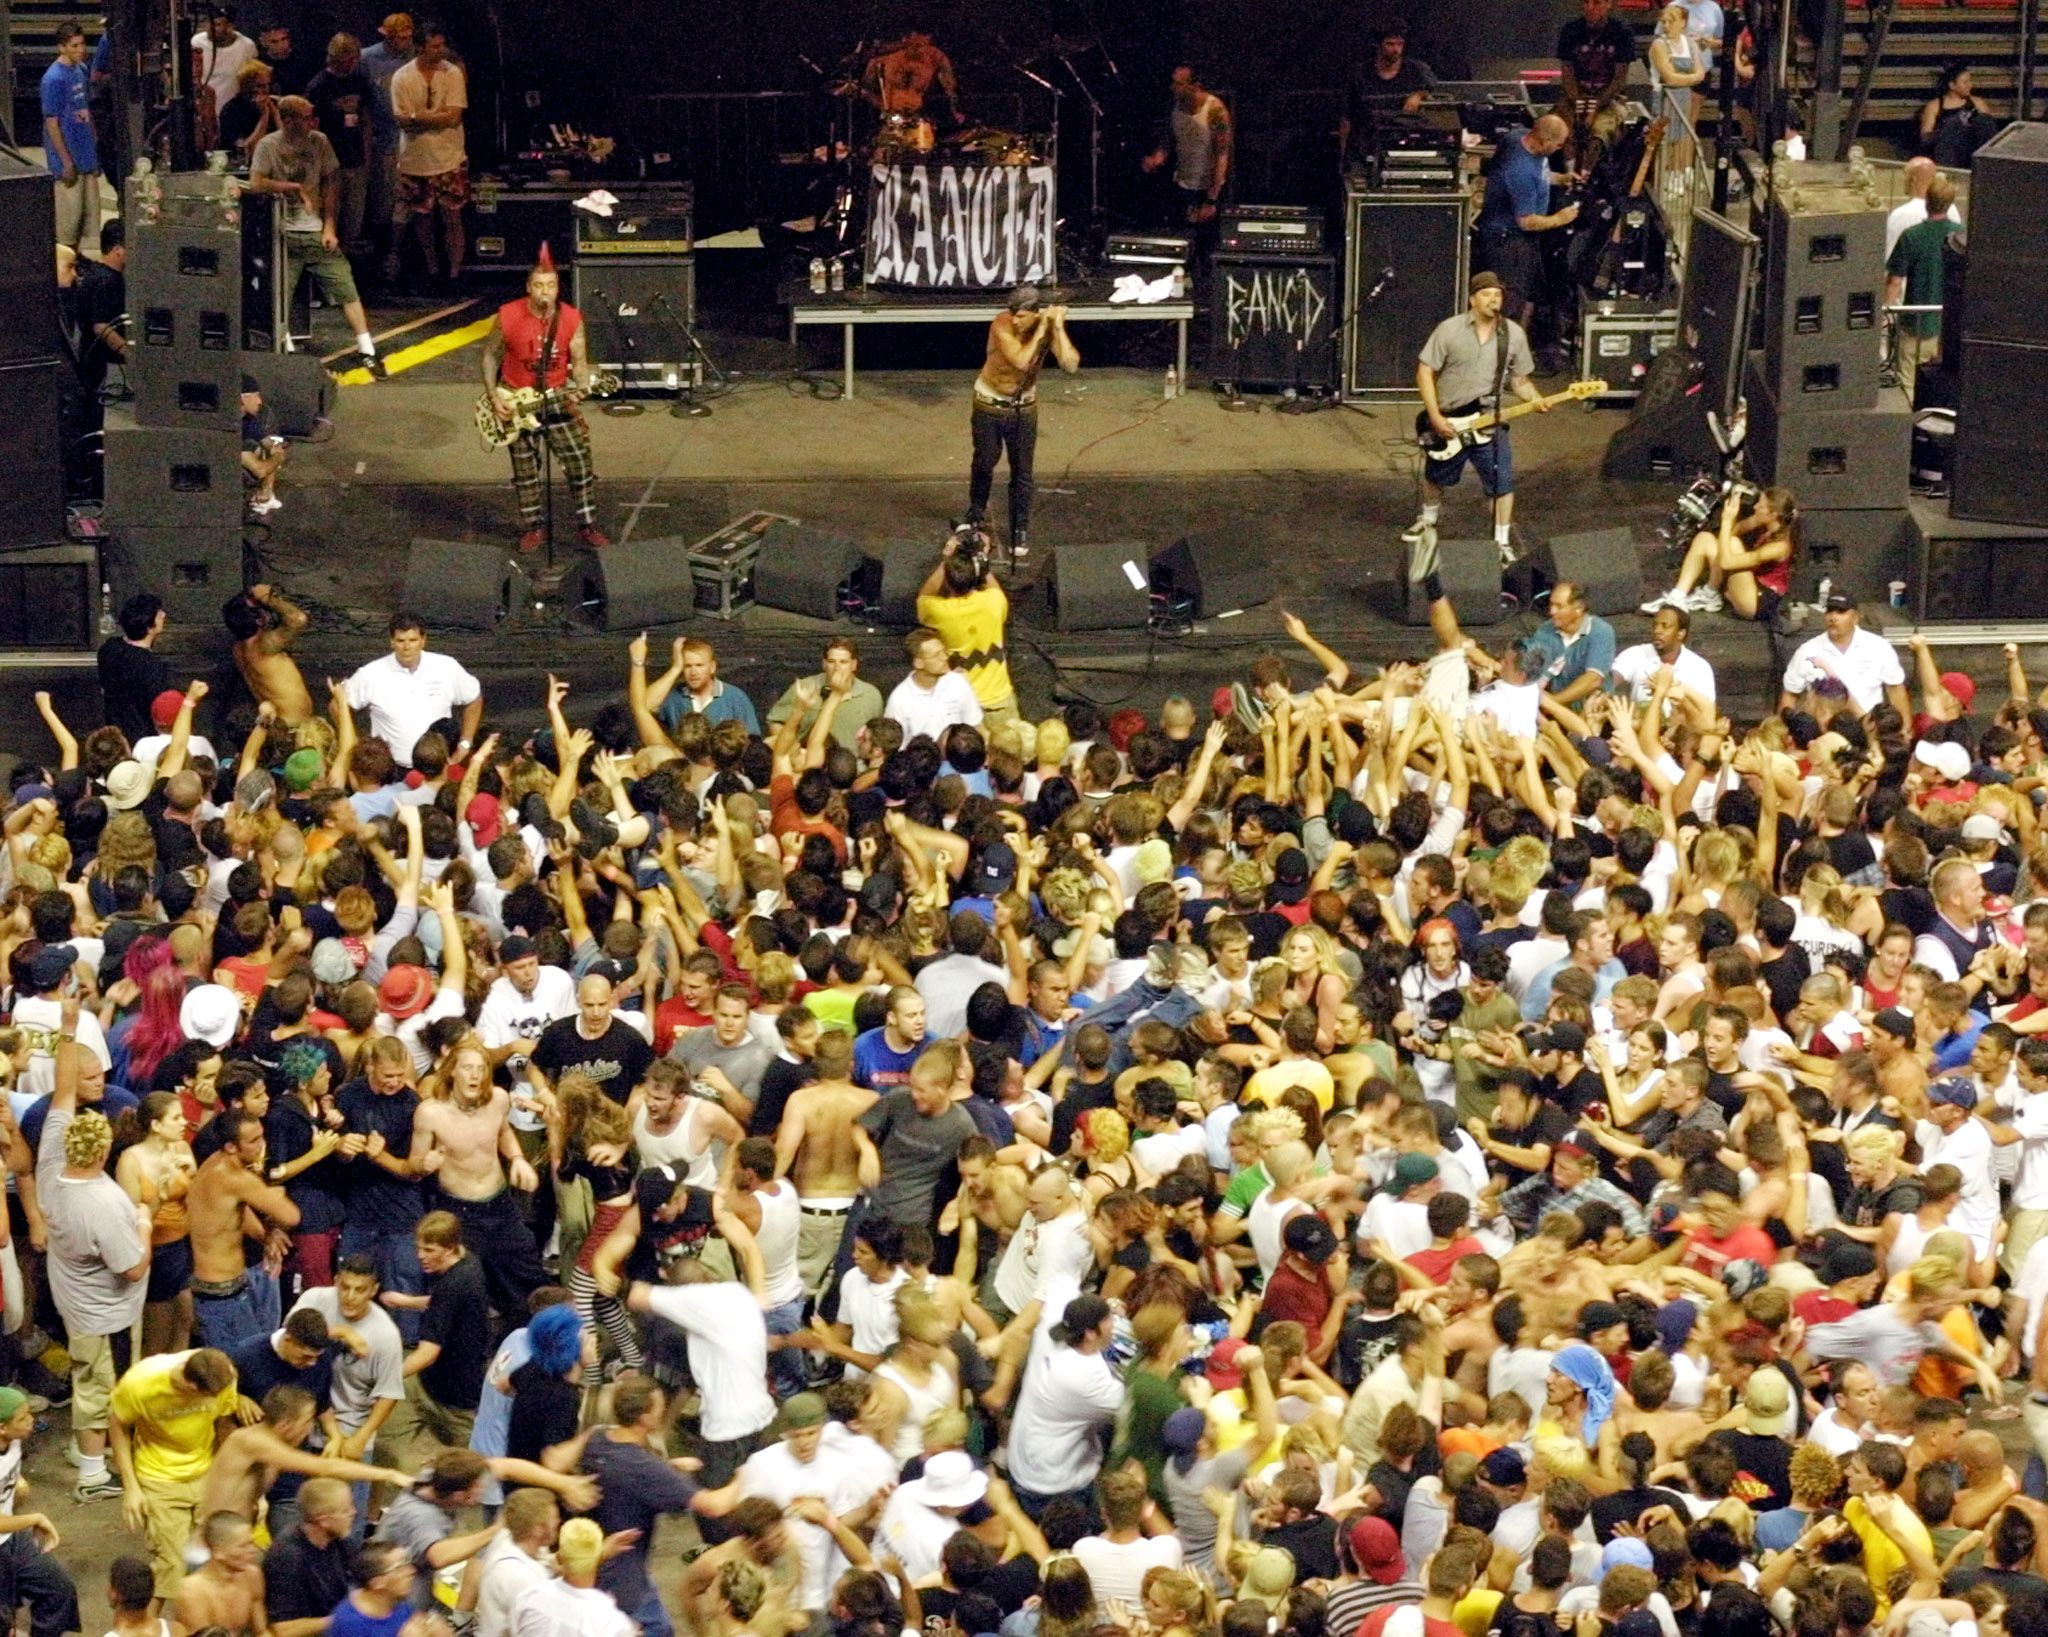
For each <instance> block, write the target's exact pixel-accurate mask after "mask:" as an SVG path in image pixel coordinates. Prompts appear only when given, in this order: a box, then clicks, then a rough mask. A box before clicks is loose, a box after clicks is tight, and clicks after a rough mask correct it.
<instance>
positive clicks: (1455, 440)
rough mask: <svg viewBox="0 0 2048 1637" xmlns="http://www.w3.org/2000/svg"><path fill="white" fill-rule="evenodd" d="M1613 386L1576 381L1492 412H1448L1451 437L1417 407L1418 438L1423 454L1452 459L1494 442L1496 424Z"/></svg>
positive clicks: (1446, 417) (1603, 382)
mask: <svg viewBox="0 0 2048 1637" xmlns="http://www.w3.org/2000/svg"><path fill="white" fill-rule="evenodd" d="M1610 390H1611V388H1609V386H1608V385H1607V383H1606V382H1605V381H1574V382H1572V384H1571V385H1570V386H1568V387H1566V388H1565V389H1564V391H1562V392H1553V393H1552V394H1551V395H1550V396H1549V397H1547V398H1539V399H1537V400H1536V401H1535V402H1534V403H1518V404H1510V405H1509V406H1508V407H1507V408H1506V409H1503V410H1500V411H1499V412H1497V413H1495V414H1492V415H1489V414H1487V413H1486V411H1485V410H1483V409H1480V410H1474V411H1473V412H1472V413H1471V414H1470V415H1446V416H1445V417H1444V419H1446V420H1447V421H1449V422H1450V423H1451V436H1449V437H1448V438H1446V437H1444V436H1442V435H1441V434H1440V433H1438V431H1437V429H1436V428H1435V427H1433V426H1431V425H1430V424H1429V411H1428V410H1426V409H1421V410H1417V411H1416V413H1415V442H1416V444H1417V445H1418V446H1419V447H1420V448H1421V450H1422V452H1423V454H1424V456H1425V457H1427V458H1428V459H1430V460H1453V459H1455V458H1456V457H1457V455H1458V453H1459V451H1460V450H1464V449H1471V448H1473V447H1475V446H1476V445H1478V444H1482V443H1491V442H1492V441H1493V432H1494V428H1495V427H1497V426H1502V425H1504V424H1506V423H1507V422H1509V421H1513V420H1519V419H1521V417H1522V416H1524V415H1529V414H1533V413H1535V411H1537V410H1539V409H1548V408H1549V407H1550V406H1551V405H1552V404H1562V403H1569V402H1571V401H1572V400H1573V399H1574V398H1597V397H1599V396H1600V394H1601V393H1603V392H1607V391H1610Z"/></svg>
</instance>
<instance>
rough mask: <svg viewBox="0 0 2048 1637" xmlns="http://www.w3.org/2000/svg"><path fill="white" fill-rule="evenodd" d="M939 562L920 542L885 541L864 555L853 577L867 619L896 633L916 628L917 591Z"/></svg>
mask: <svg viewBox="0 0 2048 1637" xmlns="http://www.w3.org/2000/svg"><path fill="white" fill-rule="evenodd" d="M938 560H939V554H938V551H937V550H936V548H934V547H933V546H932V545H930V544H929V543H928V542H926V541H923V540H888V541H884V542H883V543H882V544H881V545H880V546H877V547H875V548H874V549H873V550H870V551H868V552H866V553H865V554H864V555H863V557H862V559H861V562H860V564H859V566H858V568H857V569H856V573H858V575H859V576H860V578H859V580H858V582H857V586H858V590H859V594H860V599H861V601H862V603H863V604H865V605H866V608H867V616H868V618H869V619H872V620H873V621H874V622H875V623H876V624H877V625H886V626H890V627H892V628H893V629H895V630H899V631H907V630H909V629H910V628H911V627H912V626H913V625H915V624H917V593H918V588H919V587H920V586H922V585H923V584H924V582H925V579H926V577H927V576H928V575H929V574H930V573H931V571H932V569H933V567H934V566H935V565H936V564H937V562H938ZM755 572H756V573H759V572H760V570H759V566H758V565H757V566H756V568H755Z"/></svg>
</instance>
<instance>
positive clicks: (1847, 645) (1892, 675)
mask: <svg viewBox="0 0 2048 1637" xmlns="http://www.w3.org/2000/svg"><path fill="white" fill-rule="evenodd" d="M1822 620H1823V623H1824V624H1825V625H1826V627H1827V629H1826V630H1824V631H1822V632H1821V633H1820V635H1818V636H1813V637H1808V638H1807V639H1806V640H1805V641H1804V642H1802V643H1801V644H1800V645H1799V646H1798V647H1797V648H1796V649H1795V650H1793V654H1792V660H1791V663H1790V664H1788V665H1787V666H1786V667H1785V679H1784V682H1783V684H1782V691H1781V692H1780V693H1779V695H1778V709H1779V710H1781V711H1788V710H1791V709H1792V708H1793V707H1794V706H1796V705H1797V704H1798V703H1799V696H1800V695H1801V694H1803V693H1805V692H1807V690H1809V689H1810V688H1812V687H1814V686H1815V685H1816V684H1818V683H1820V682H1822V681H1824V680H1825V679H1827V678H1829V677H1832V678H1834V680H1835V681H1837V682H1839V683H1841V685H1842V687H1843V689H1844V690H1845V691H1846V692H1847V693H1848V695H1849V703H1850V704H1851V705H1852V706H1854V707H1855V710H1856V714H1857V715H1858V716H1863V715H1866V714H1868V713H1869V712H1870V711H1873V710H1875V709H1876V708H1877V707H1878V706H1879V705H1880V704H1884V703H1886V702H1887V701H1888V702H1889V703H1890V704H1891V706H1892V708H1893V709H1894V710H1896V711H1897V712H1898V713H1899V716H1900V718H1901V719H1902V720H1904V721H1907V722H1910V721H1912V720H1913V701H1912V699H1911V697H1910V696H1909V695H1908V694H1907V692H1906V671H1905V667H1904V666H1902V665H1901V664H1900V663H1899V651H1898V650H1897V649H1896V648H1894V647H1893V646H1892V645H1891V644H1890V643H1889V642H1886V641H1885V640H1884V638H1883V637H1881V636H1878V635H1877V634H1876V633H1875V632H1874V631H1866V630H1864V629H1863V621H1862V616H1861V615H1859V614H1858V613H1857V610H1856V599H1855V598H1853V597H1851V596H1848V595H1847V594H1845V593H1843V592H1840V591H1837V592H1834V593H1832V594H1831V595H1830V596H1829V598H1828V600H1827V606H1826V608H1824V609H1823V610H1822Z"/></svg>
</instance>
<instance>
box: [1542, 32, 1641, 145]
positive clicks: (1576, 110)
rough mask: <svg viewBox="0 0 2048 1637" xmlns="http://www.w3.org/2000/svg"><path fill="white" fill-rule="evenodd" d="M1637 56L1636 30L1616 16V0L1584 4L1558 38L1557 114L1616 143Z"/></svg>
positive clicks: (1595, 134)
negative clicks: (1623, 93)
mask: <svg viewBox="0 0 2048 1637" xmlns="http://www.w3.org/2000/svg"><path fill="white" fill-rule="evenodd" d="M1635 58H1636V36H1635V31H1634V30H1633V29H1631V28H1630V27H1629V26H1628V24H1626V23H1624V22H1623V21H1622V20H1621V19H1620V18H1618V17H1616V16H1615V15H1614V0H1580V15H1579V16H1577V17H1574V18H1573V19H1572V20H1571V21H1570V22H1569V23H1566V24H1565V25H1564V27H1563V28H1561V29H1559V30H1558V34H1557V60H1558V64H1559V66H1560V69H1561V73H1560V76H1559V79H1558V97H1557V111H1558V112H1559V113H1560V114H1562V115H1563V116H1564V118H1565V119H1566V120H1567V121H1568V122H1569V123H1570V124H1571V125H1572V126H1573V127H1574V128H1576V127H1578V126H1580V125H1584V126H1586V127H1588V128H1589V129H1590V130H1591V131H1592V134H1593V135H1594V136H1595V137H1596V138H1597V139H1599V140H1600V141H1601V142H1611V141H1613V140H1614V133H1615V132H1616V131H1618V130H1620V129H1621V96H1622V92H1623V90H1624V89H1625V88H1626V87H1627V85H1628V70H1629V64H1631V63H1632V62H1634V61H1635ZM1579 157H1580V163H1581V165H1583V164H1584V163H1585V156H1584V155H1583V154H1581V155H1580V156H1579Z"/></svg>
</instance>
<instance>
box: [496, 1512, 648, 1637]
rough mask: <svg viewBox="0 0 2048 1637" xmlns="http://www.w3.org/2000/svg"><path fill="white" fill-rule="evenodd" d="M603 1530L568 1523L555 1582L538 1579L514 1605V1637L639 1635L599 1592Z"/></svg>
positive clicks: (579, 1521)
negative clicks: (598, 1579) (598, 1578)
mask: <svg viewBox="0 0 2048 1637" xmlns="http://www.w3.org/2000/svg"><path fill="white" fill-rule="evenodd" d="M603 1556H604V1530H603V1529H602V1528H600V1527H599V1526H598V1525H597V1524H595V1523H593V1522H592V1521H591V1520H590V1519H589V1518H571V1519H570V1520H569V1521H568V1522H567V1523H565V1524H563V1525H562V1533H561V1535H560V1536H559V1538H557V1540H556V1541H555V1571H556V1574H557V1575H558V1576H559V1578H558V1579H550V1580H542V1581H540V1582H538V1583H537V1584H535V1585H532V1586H529V1587H527V1588H526V1590H525V1591H523V1592H521V1593H520V1595H519V1599H518V1601H517V1602H515V1603H514V1604H513V1605H512V1637H634V1634H635V1633H636V1632H637V1631H638V1630H639V1627H638V1626H636V1625H635V1624H634V1623H633V1621H631V1620H630V1619H628V1618H627V1617H626V1614H625V1612H624V1611H623V1610H622V1609H620V1607H619V1605H618V1604H617V1603H615V1602H613V1601H612V1597H611V1594H610V1593H609V1592H604V1591H600V1590H598V1586H597V1565H598V1563H599V1561H600V1560H601V1559H602V1558H603Z"/></svg>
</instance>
